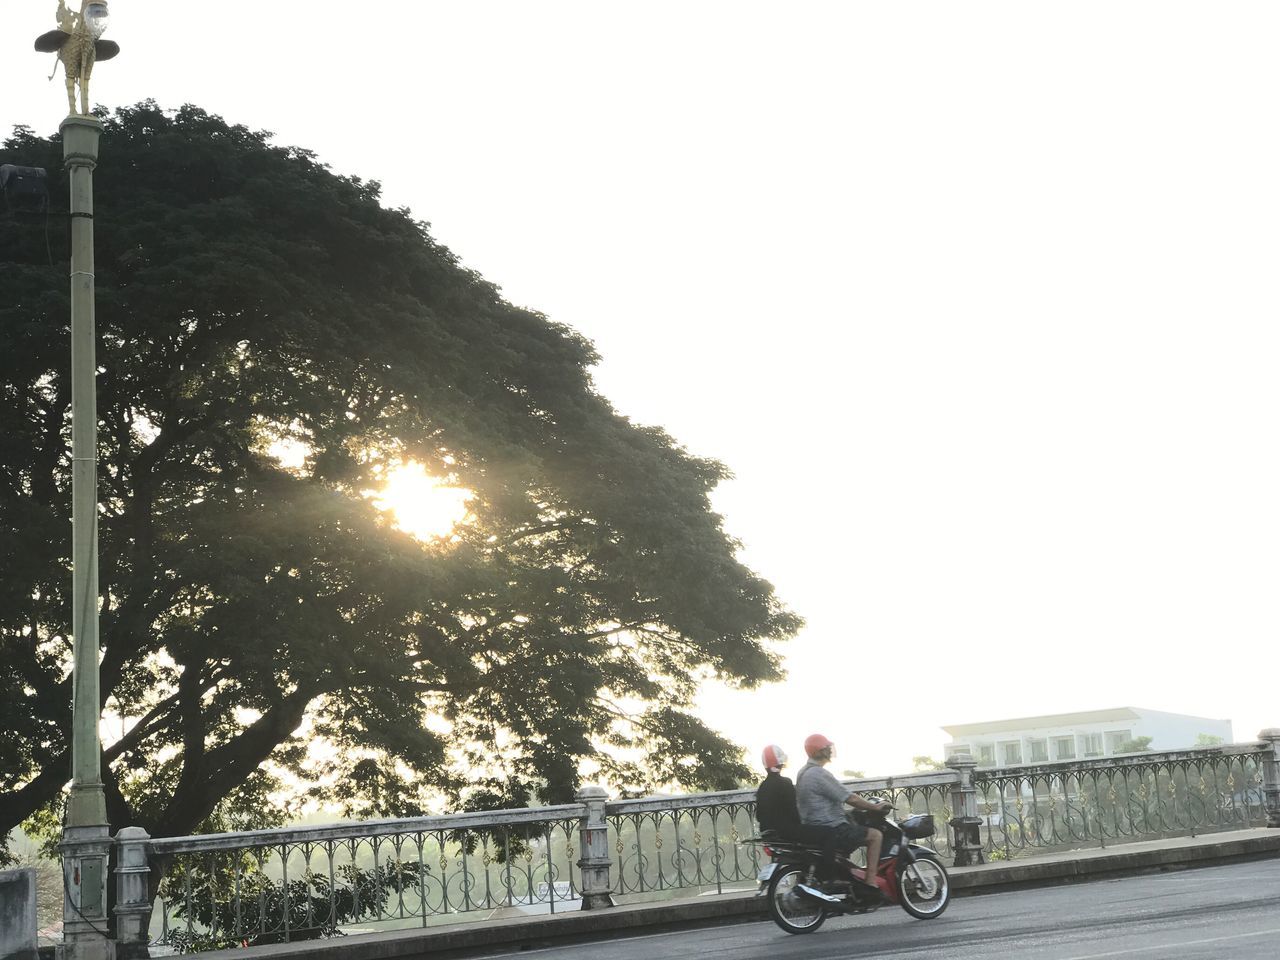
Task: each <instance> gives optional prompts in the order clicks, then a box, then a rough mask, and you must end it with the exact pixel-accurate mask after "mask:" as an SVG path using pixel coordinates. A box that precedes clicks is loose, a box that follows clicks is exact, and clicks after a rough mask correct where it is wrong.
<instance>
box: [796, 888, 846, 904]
mask: <svg viewBox="0 0 1280 960" xmlns="http://www.w3.org/2000/svg"><path fill="white" fill-rule="evenodd" d="M796 889H797V890H799V891H800V892H801V893H803V894H804V895H805V896H809V897H813V898H814V899H815V900H821V901H822V902H823V903H830V904H834V905H836V906H839V905H840V904H842V903H844V900H843V898H841V897H833V896H831V895H830V894H826V893H823V892H822V891H821V890H815V889H814V888H813V887H807V886H805V885H804V884H803V883H797V884H796Z"/></svg>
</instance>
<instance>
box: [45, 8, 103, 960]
mask: <svg viewBox="0 0 1280 960" xmlns="http://www.w3.org/2000/svg"><path fill="white" fill-rule="evenodd" d="M57 21H58V29H57V30H51V31H49V32H48V33H46V34H44V35H42V36H41V37H39V38H38V39H37V40H36V49H37V50H40V51H44V52H57V54H58V59H59V60H60V61H61V62H62V65H63V69H64V72H65V73H66V79H67V99H68V101H69V103H70V115H69V116H68V117H67V118H66V119H65V120H64V121H63V122H62V125H61V126H60V127H59V131H60V132H61V134H62V157H63V162H64V165H65V167H66V170H67V175H68V178H69V180H70V184H71V568H72V573H71V644H72V704H71V796H70V798H69V800H68V803H67V814H66V820H65V822H64V823H63V828H62V843H61V845H60V849H61V851H62V869H63V890H64V891H65V895H64V897H63V907H62V919H63V926H62V935H63V942H62V946H61V947H60V948H59V960H113V958H114V955H115V944H114V942H113V940H112V939H111V937H110V936H109V935H108V930H107V925H108V918H107V880H108V876H107V862H108V857H109V854H110V852H111V826H110V824H109V823H108V821H107V802H106V793H105V791H104V790H103V786H102V770H101V763H102V741H101V738H100V736H99V731H98V722H99V717H100V715H101V712H102V708H101V703H100V700H99V682H98V463H97V459H98V410H97V400H96V395H95V387H96V384H95V380H96V376H97V360H96V359H95V339H96V337H95V332H94V274H93V169H94V167H95V166H96V165H97V162H98V138H99V136H100V134H101V133H102V124H100V123H99V122H98V121H97V119H96V118H94V117H92V116H90V115H89V76H90V74H91V73H92V70H93V64H94V62H95V60H99V59H101V60H106V59H109V58H110V57H113V56H115V55H116V53H118V52H119V47H117V46H116V45H115V44H114V43H111V42H110V41H107V40H102V39H100V38H101V36H102V32H103V30H104V29H106V23H107V4H106V3H105V2H104V0H82V2H81V5H80V12H79V13H78V14H77V13H72V12H71V11H70V10H68V9H67V6H66V2H65V0H59V3H58V12H57ZM77 84H78V85H79V87H80V103H81V109H80V111H79V112H77V111H76V102H75V97H74V88H75V86H76V85H77Z"/></svg>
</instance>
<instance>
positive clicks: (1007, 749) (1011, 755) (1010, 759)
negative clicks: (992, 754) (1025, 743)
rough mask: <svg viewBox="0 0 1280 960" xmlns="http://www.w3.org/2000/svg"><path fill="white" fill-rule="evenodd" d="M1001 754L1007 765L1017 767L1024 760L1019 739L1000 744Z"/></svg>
mask: <svg viewBox="0 0 1280 960" xmlns="http://www.w3.org/2000/svg"><path fill="white" fill-rule="evenodd" d="M1000 755H1001V757H1003V759H1004V765H1005V766H1006V767H1016V766H1017V765H1018V764H1020V763H1021V762H1022V744H1020V743H1019V742H1018V741H1017V740H1011V741H1009V742H1008V743H1002V744H1000Z"/></svg>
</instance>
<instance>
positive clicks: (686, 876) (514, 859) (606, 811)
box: [116, 730, 1280, 956]
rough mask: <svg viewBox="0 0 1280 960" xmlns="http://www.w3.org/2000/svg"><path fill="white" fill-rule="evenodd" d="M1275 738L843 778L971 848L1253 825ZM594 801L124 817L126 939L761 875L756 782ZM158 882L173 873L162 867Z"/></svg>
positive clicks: (269, 938) (971, 856) (384, 926)
mask: <svg viewBox="0 0 1280 960" xmlns="http://www.w3.org/2000/svg"><path fill="white" fill-rule="evenodd" d="M1264 734H1265V735H1266V736H1268V738H1269V739H1267V740H1265V741H1262V742H1258V743H1247V744H1233V745H1229V746H1223V747H1211V748H1205V749H1197V750H1182V751H1174V752H1167V753H1149V754H1135V755H1129V756H1124V757H1111V758H1107V759H1100V760H1083V761H1072V762H1069V763H1048V764H1032V765H1029V766H1020V767H1003V768H996V769H990V770H981V771H977V770H975V769H974V764H973V761H972V759H970V758H967V757H966V758H956V759H954V760H953V761H952V768H951V769H947V770H941V771H936V772H930V773H916V774H910V775H907V776H902V777H887V778H878V779H862V780H845V781H844V783H846V784H847V785H848V786H849V787H850V789H851V790H856V791H858V792H860V793H864V794H878V795H881V796H886V797H888V798H890V799H891V800H892V801H893V803H894V805H895V807H896V810H897V813H898V815H899V816H904V815H906V814H908V813H931V814H933V816H934V819H935V822H936V823H937V824H938V833H937V835H936V836H935V837H933V838H931V839H929V840H926V841H924V842H925V843H927V844H929V845H931V846H933V847H934V848H935V849H936V850H937V851H938V852H940V853H942V854H943V855H944V856H947V857H948V858H949V859H951V860H952V861H953V862H955V863H957V864H964V863H972V862H975V861H976V860H978V859H981V857H982V855H983V854H985V856H986V858H988V859H1000V858H1006V857H1014V856H1022V855H1026V854H1029V853H1032V852H1037V851H1045V850H1053V849H1069V848H1071V847H1080V846H1086V845H1090V844H1094V843H1097V844H1099V845H1106V844H1108V843H1116V842H1123V841H1133V840H1142V839H1151V838H1158V837H1167V836H1174V835H1186V834H1192V835H1194V834H1196V833H1198V832H1208V831H1213V830H1228V829H1233V828H1235V829H1240V828H1244V827H1250V826H1262V825H1267V824H1269V825H1271V826H1276V827H1280V766H1278V764H1277V757H1276V746H1275V745H1276V744H1277V743H1280V731H1270V730H1268V731H1265V732H1264ZM577 799H578V800H579V802H578V803H573V804H565V805H562V806H557V807H542V808H534V809H526V810H502V811H495V812H487V813H467V814H455V815H449V816H441V817H422V818H417V819H409V820H381V821H366V822H360V823H348V824H337V825H334V826H327V827H318V828H292V829H283V830H259V831H252V832H248V833H238V834H215V835H209V836H198V837H179V838H166V839H157V840H151V839H149V838H148V837H147V836H146V834H145V833H144V832H143V831H141V830H138V829H137V828H125V829H123V830H121V831H120V833H119V834H118V835H117V837H116V855H117V864H118V865H117V868H116V875H117V890H118V896H117V905H116V916H117V927H118V930H119V931H120V933H119V937H118V938H119V940H120V942H121V943H129V944H138V945H141V944H146V943H148V942H150V943H151V944H152V945H153V947H154V948H156V949H153V951H152V955H153V956H154V955H157V954H158V953H159V952H162V951H163V950H165V949H167V950H169V951H172V952H191V951H198V950H208V949H215V948H218V947H225V946H238V945H254V944H270V943H279V942H285V941H291V940H300V939H313V938H317V937H327V936H333V935H336V934H339V933H349V932H356V931H372V930H391V929H397V928H401V927H407V926H418V925H421V926H426V925H429V924H431V923H437V922H449V921H452V920H456V919H458V918H459V916H460V915H470V916H471V917H473V918H481V917H483V916H485V915H493V914H494V913H495V912H497V911H501V910H504V909H505V910H508V911H518V912H524V913H542V912H555V911H557V910H561V909H566V908H569V909H579V908H583V907H593V908H596V907H607V906H609V905H610V904H611V903H613V902H617V901H619V900H621V901H627V900H631V901H637V900H644V899H653V898H657V897H663V896H671V895H673V894H674V892H675V891H684V892H686V893H688V892H692V891H696V892H710V891H714V892H717V893H723V892H726V891H728V890H729V889H731V888H733V887H734V885H736V888H737V889H744V888H746V889H750V887H751V886H752V885H753V884H754V881H755V877H756V874H757V871H758V869H759V867H760V863H761V858H762V856H763V851H762V849H761V847H760V846H758V845H756V844H752V843H746V842H745V841H747V840H748V839H749V838H751V837H753V836H755V833H756V828H755V791H754V789H748V790H734V791H727V792H723V793H705V794H695V795H690V796H672V797H648V798H645V799H639V800H616V801H609V800H608V798H607V794H606V793H605V792H604V791H603V790H601V789H599V788H596V787H587V788H584V789H583V790H582V791H580V792H579V794H578V797H577ZM157 884H158V892H157V890H156V885H157Z"/></svg>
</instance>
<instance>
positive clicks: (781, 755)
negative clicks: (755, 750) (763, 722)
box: [760, 743, 787, 770]
mask: <svg viewBox="0 0 1280 960" xmlns="http://www.w3.org/2000/svg"><path fill="white" fill-rule="evenodd" d="M760 762H761V763H763V764H764V768H765V769H766V770H773V769H775V768H778V767H781V766H782V765H783V764H785V763H786V762H787V754H786V752H785V751H784V750H783V749H782V748H781V747H780V746H778V745H777V744H776V743H771V744H769V745H768V746H767V747H765V748H764V752H763V753H761V754H760Z"/></svg>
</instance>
